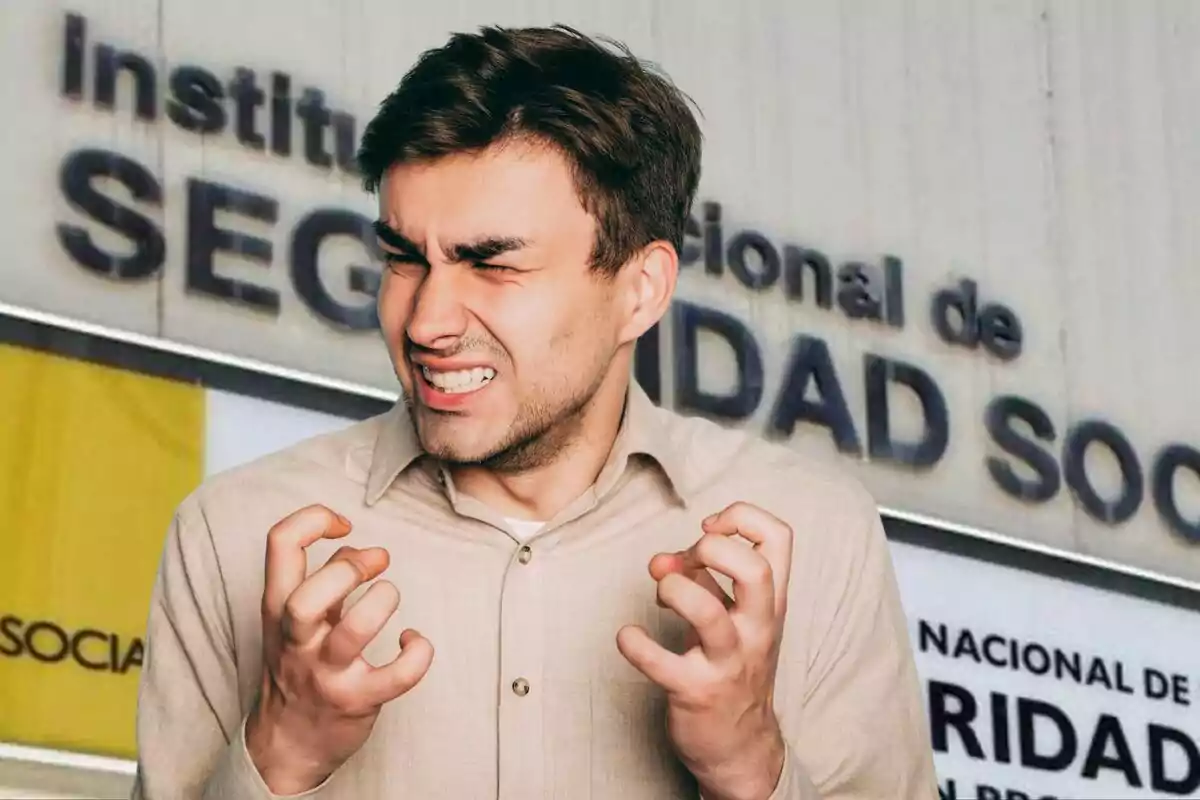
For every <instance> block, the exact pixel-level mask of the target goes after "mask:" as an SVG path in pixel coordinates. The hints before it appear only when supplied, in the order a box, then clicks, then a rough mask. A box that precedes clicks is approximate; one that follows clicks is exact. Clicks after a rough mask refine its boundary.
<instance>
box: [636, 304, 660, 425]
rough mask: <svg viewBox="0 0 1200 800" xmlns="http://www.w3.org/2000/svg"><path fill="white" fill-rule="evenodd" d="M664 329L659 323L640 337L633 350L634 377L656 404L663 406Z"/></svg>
mask: <svg viewBox="0 0 1200 800" xmlns="http://www.w3.org/2000/svg"><path fill="white" fill-rule="evenodd" d="M661 353H662V329H661V326H660V325H659V324H658V323H655V324H654V325H652V326H651V327H650V330H648V331H646V332H645V333H643V334H642V335H641V336H639V337H638V340H637V344H636V345H634V348H633V377H634V380H636V381H637V382H638V385H639V386H641V387H642V391H644V392H645V393H646V396H647V397H649V398H650V400H651V401H652V402H653V403H654V405H656V406H657V405H661V404H662V355H661Z"/></svg>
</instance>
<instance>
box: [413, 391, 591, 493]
mask: <svg viewBox="0 0 1200 800" xmlns="http://www.w3.org/2000/svg"><path fill="white" fill-rule="evenodd" d="M605 372H606V370H604V371H601V373H600V374H599V375H598V376H597V378H596V380H594V381H593V383H592V384H591V385H590V386H588V387H587V389H586V390H585V391H583V392H579V393H578V394H576V395H575V396H574V397H572V398H571V399H570V400H569V401H568V402H567V403H566V404H564V405H562V406H559V407H557V408H556V407H555V406H554V404H553V403H551V402H549V401H547V400H545V399H539V400H537V401H533V402H527V403H524V404H522V406H521V410H520V411H519V412H518V413H517V416H516V418H515V419H514V420H513V421H512V424H511V425H510V426H509V430H508V435H507V436H506V437H505V438H503V439H502V440H500V442H499V443H497V444H496V445H494V446H493V447H491V448H490V449H489V450H487V451H485V452H484V453H481V454H478V455H471V456H468V455H466V454H464V453H462V452H459V451H457V449H456V448H455V447H454V446H453V445H452V444H439V443H437V442H431V441H430V440H429V437H428V436H425V435H423V434H422V431H421V425H420V423H419V422H418V419H417V418H418V416H419V415H420V414H430V415H434V416H435V417H436V416H443V415H441V414H439V413H438V412H436V411H431V410H429V409H418V408H416V407H415V406H414V403H413V400H412V399H411V398H410V397H409V396H408V395H407V394H405V395H404V402H405V404H406V405H407V406H408V409H409V415H408V416H409V421H410V422H411V424H412V426H413V429H414V431H415V432H416V435H417V439H418V440H419V441H420V442H421V446H422V448H424V450H425V452H427V453H428V454H429V455H431V456H433V457H434V458H437V459H438V460H440V461H442V462H443V463H444V464H446V465H447V466H449V467H452V468H453V467H483V468H484V469H487V470H490V471H492V472H497V473H502V474H507V475H514V474H520V473H523V472H529V471H531V470H534V469H537V468H538V467H542V466H545V465H547V464H550V463H553V462H554V461H555V460H557V459H559V458H560V457H562V455H563V454H564V453H565V452H567V451H568V450H570V448H571V446H572V444H573V443H574V442H575V441H576V440H577V438H578V435H579V432H580V430H581V429H582V427H583V420H584V417H585V416H586V413H587V410H588V407H589V406H590V405H591V403H592V400H593V398H594V397H595V396H596V392H597V391H599V389H600V385H601V384H602V383H603V380H604V374H605ZM442 422H443V423H444V424H447V425H453V424H454V423H453V420H452V418H450V417H449V415H446V416H445V417H443V420H442Z"/></svg>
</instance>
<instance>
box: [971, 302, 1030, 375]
mask: <svg viewBox="0 0 1200 800" xmlns="http://www.w3.org/2000/svg"><path fill="white" fill-rule="evenodd" d="M1022 337H1023V331H1022V330H1021V321H1020V320H1019V319H1017V315H1016V314H1015V313H1014V312H1013V311H1012V309H1010V308H1008V307H1007V306H1002V305H1000V304H998V303H991V304H989V305H987V306H984V308H983V310H982V311H981V312H980V313H979V340H980V342H982V343H983V346H984V347H985V348H986V349H987V350H988V352H990V353H991V354H992V355H994V356H996V358H999V359H1001V360H1002V361H1012V360H1013V359H1014V358H1016V357H1017V356H1019V355H1021V343H1022Z"/></svg>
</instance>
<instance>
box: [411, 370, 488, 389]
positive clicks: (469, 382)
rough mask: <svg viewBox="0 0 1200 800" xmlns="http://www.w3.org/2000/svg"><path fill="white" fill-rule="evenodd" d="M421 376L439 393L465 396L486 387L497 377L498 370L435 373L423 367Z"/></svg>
mask: <svg viewBox="0 0 1200 800" xmlns="http://www.w3.org/2000/svg"><path fill="white" fill-rule="evenodd" d="M421 375H422V376H423V377H424V378H425V381H426V382H427V383H428V384H429V385H430V386H432V387H434V388H435V389H437V390H438V391H439V392H444V393H445V394H465V393H467V392H473V391H475V390H476V389H481V388H483V387H484V386H486V385H487V384H488V382H489V381H491V380H492V378H494V377H496V370H494V369H492V368H491V367H472V368H471V369H456V370H448V371H446V372H435V371H434V370H431V369H430V368H429V367H421Z"/></svg>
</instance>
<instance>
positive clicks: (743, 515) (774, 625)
mask: <svg viewBox="0 0 1200 800" xmlns="http://www.w3.org/2000/svg"><path fill="white" fill-rule="evenodd" d="M701 526H702V528H703V530H704V535H703V536H702V537H701V538H700V540H699V541H697V542H696V544H694V545H692V547H690V548H688V549H687V550H684V551H682V552H678V553H659V554H658V555H656V556H655V557H654V558H653V559H652V560H651V561H650V575H651V577H653V578H654V580H655V581H657V582H658V602H659V604H660V605H662V606H665V607H667V608H670V609H672V610H673V611H675V612H676V613H677V614H679V616H680V617H682V618H683V619H684V620H685V621H686V622H687V623H688V624H689V625H690V626H691V631H690V632H689V636H688V641H687V643H686V650H685V652H683V653H680V654H677V653H673V652H671V651H669V650H667V649H666V648H664V647H662V646H661V645H660V644H658V643H657V642H655V641H654V639H652V638H651V637H650V634H648V633H647V632H646V631H645V629H643V628H641V627H638V626H634V625H627V626H625V627H624V628H622V629H621V630H620V631H619V632H618V633H617V647H618V648H619V649H620V651H621V654H622V655H624V656H625V658H626V659H627V660H628V661H629V663H631V664H632V665H633V666H634V667H636V668H637V669H638V670H639V671H640V672H642V673H643V674H644V675H646V677H648V678H649V679H650V680H652V681H654V682H655V683H657V684H658V685H659V686H661V687H663V689H665V690H666V693H667V728H668V732H669V734H670V737H671V741H672V742H673V743H674V745H675V748H676V750H677V751H678V753H679V756H680V759H681V760H682V761H683V763H684V765H685V766H686V767H687V768H688V769H689V770H690V771H691V773H692V774H693V775H694V776H695V777H696V780H697V781H698V782H699V784H700V790H701V794H702V795H703V797H704V798H705V800H767V798H769V797H770V796H771V794H772V793H773V792H774V790H775V786H776V784H777V783H778V781H779V777H780V773H781V772H782V770H783V762H784V756H785V749H784V741H783V735H782V733H781V732H780V729H779V723H778V720H777V719H776V717H775V708H774V690H775V671H776V667H777V666H778V660H779V641H780V637H781V635H782V632H783V621H784V616H785V614H786V613H787V589H788V577H789V575H790V574H791V565H792V530H791V528H789V527H788V525H787V524H786V523H784V522H783V521H781V520H779V519H777V518H775V517H774V516H772V515H770V514H768V513H767V512H765V511H763V510H762V509H760V508H757V507H755V506H752V505H750V504H748V503H740V502H739V503H734V504H733V505H731V506H729V507H728V508H726V509H725V510H724V511H721V512H720V513H717V514H714V515H712V516H711V517H708V518H707V519H705V520H704V522H703V523H702V525H701ZM735 537H741V538H742V539H745V540H747V541H749V542H750V544H751V545H752V546H751V547H746V546H745V544H744V543H743V542H740V541H737V539H736V538H735ZM710 569H711V570H713V571H715V572H718V573H721V574H722V575H725V576H728V577H729V578H730V579H732V581H733V597H732V598H730V597H729V596H728V595H727V594H726V593H725V591H724V590H723V589H722V588H721V587H720V585H719V584H718V583H717V582H716V580H714V579H713V576H712V573H710V572H709V570H710Z"/></svg>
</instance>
